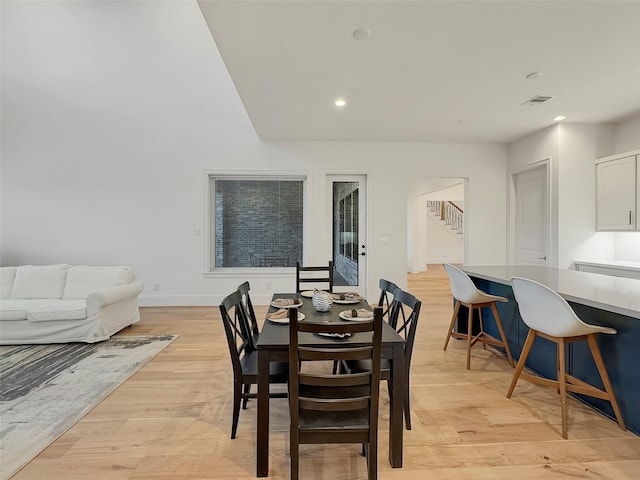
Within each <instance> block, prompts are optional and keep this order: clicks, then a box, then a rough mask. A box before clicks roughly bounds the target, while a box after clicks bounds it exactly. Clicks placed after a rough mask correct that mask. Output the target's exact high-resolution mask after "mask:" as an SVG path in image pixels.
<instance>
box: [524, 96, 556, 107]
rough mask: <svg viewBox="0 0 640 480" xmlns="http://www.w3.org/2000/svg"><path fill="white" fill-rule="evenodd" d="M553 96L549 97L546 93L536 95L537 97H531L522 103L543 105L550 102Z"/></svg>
mask: <svg viewBox="0 0 640 480" xmlns="http://www.w3.org/2000/svg"><path fill="white" fill-rule="evenodd" d="M552 98H553V97H547V96H545V95H536V96H535V97H532V98H530V99H529V100H527V101H526V102H524V103H522V104H521V105H530V106H531V105H541V104H543V103H545V102H548V101H549V100H551V99H552Z"/></svg>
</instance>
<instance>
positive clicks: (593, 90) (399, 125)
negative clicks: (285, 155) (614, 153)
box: [198, 0, 640, 143]
mask: <svg viewBox="0 0 640 480" xmlns="http://www.w3.org/2000/svg"><path fill="white" fill-rule="evenodd" d="M198 3H199V5H200V8H201V10H202V12H203V14H204V18H205V20H206V22H207V24H208V26H209V28H210V30H211V33H212V35H213V38H214V40H215V42H216V45H217V47H218V49H219V51H220V53H221V55H222V58H223V60H224V62H225V64H226V66H227V69H228V70H229V73H230V74H231V77H232V79H233V82H234V83H235V86H236V88H237V90H238V92H239V94H240V97H241V99H242V102H243V104H244V106H245V108H246V110H247V112H248V115H249V117H250V119H251V121H252V123H253V125H254V128H255V130H256V132H257V134H258V136H259V137H260V138H261V139H262V140H318V141H331V140H337V141H389V142H456V143H459V142H463V143H468V142H490V143H508V142H511V141H514V140H516V139H518V138H521V137H522V136H525V135H527V134H529V133H532V132H534V131H537V130H539V129H542V128H545V127H547V126H549V125H552V124H553V123H554V120H553V119H554V117H556V116H557V115H564V116H566V120H565V121H566V122H572V123H574V122H575V123H615V122H618V121H621V120H624V119H625V118H628V117H630V116H633V115H635V114H638V113H640V27H639V26H638V25H639V22H640V2H638V1H621V2H618V1H601V2H598V1H551V2H545V1H514V0H503V1H492V2H490V1H483V0H475V1H452V0H449V1H363V0H361V1H268V0H267V1H253V2H252V1H238V0H233V1H218V0H199V2H198ZM357 29H368V30H370V32H371V35H370V37H369V38H365V39H356V38H354V32H355V31H356V30H357ZM533 72H541V73H542V76H540V77H539V78H537V79H527V75H528V74H530V73H533ZM536 95H543V96H550V97H553V98H552V99H551V100H549V101H547V102H544V103H542V104H539V105H535V106H529V105H522V104H523V103H524V102H526V101H527V100H529V99H531V98H532V97H534V96H536ZM337 98H343V99H344V100H345V101H346V102H347V103H346V105H345V106H344V107H342V108H338V107H336V106H335V105H334V101H335V99H337Z"/></svg>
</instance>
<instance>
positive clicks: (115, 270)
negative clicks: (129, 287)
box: [62, 266, 133, 300]
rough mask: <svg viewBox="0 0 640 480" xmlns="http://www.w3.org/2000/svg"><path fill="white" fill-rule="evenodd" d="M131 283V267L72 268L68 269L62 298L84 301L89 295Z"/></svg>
mask: <svg viewBox="0 0 640 480" xmlns="http://www.w3.org/2000/svg"><path fill="white" fill-rule="evenodd" d="M132 281H133V272H132V271H131V267H87V266H72V267H70V268H69V274H68V276H67V284H66V286H65V287H64V293H63V295H62V298H63V299H64V300H67V299H73V298H83V299H86V298H87V296H88V295H89V294H90V293H93V292H97V291H99V290H103V289H105V288H107V287H115V286H116V285H123V284H125V283H131V282H132Z"/></svg>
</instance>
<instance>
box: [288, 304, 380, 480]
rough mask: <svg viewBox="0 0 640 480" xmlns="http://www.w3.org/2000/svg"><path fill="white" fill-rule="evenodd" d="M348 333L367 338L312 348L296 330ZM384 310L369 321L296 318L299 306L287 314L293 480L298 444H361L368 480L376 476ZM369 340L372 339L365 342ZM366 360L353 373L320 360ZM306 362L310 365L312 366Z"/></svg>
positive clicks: (377, 312) (296, 463) (296, 471)
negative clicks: (364, 366)
mask: <svg viewBox="0 0 640 480" xmlns="http://www.w3.org/2000/svg"><path fill="white" fill-rule="evenodd" d="M300 332H309V333H313V334H317V335H323V334H324V335H327V334H328V335H331V334H350V335H361V334H363V333H364V334H365V335H366V334H367V333H370V334H371V336H368V337H365V338H367V340H365V342H366V343H365V344H364V345H363V344H362V343H361V342H358V344H355V345H353V344H352V345H350V344H349V341H348V340H346V341H344V340H337V341H336V344H335V346H329V347H326V348H324V347H323V348H314V347H309V346H305V345H304V344H302V343H300V341H299V337H298V334H299V333H300ZM381 341H382V309H381V308H375V309H374V315H373V319H371V320H366V321H359V322H322V323H319V322H308V321H302V322H298V315H297V309H293V308H292V309H290V312H289V346H290V348H289V368H290V371H289V378H290V382H289V410H290V416H291V425H290V429H289V435H290V447H289V448H290V452H289V453H290V456H291V479H292V480H297V479H298V476H299V450H300V445H301V444H321V443H359V444H361V445H362V452H363V455H364V456H365V457H366V458H367V471H368V474H369V475H368V478H369V480H376V479H377V475H378V403H379V390H380V387H379V385H380V350H381ZM369 342H370V343H369ZM347 360H367V361H369V362H370V364H371V369H370V370H368V371H366V372H357V373H352V374H337V373H331V371H330V368H329V366H328V365H327V366H326V369H323V368H322V366H323V364H322V363H321V362H341V361H347ZM310 364H313V365H314V366H313V367H311V368H309V367H310Z"/></svg>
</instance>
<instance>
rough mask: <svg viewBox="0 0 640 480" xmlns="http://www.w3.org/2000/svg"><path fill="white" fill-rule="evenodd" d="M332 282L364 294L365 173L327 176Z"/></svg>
mask: <svg viewBox="0 0 640 480" xmlns="http://www.w3.org/2000/svg"><path fill="white" fill-rule="evenodd" d="M327 178H328V189H329V192H328V195H327V197H328V198H331V212H332V215H331V228H330V229H329V231H331V233H332V252H333V253H332V258H333V265H334V271H333V285H334V291H336V292H358V293H360V295H362V296H365V295H366V285H365V283H366V259H367V257H366V245H367V243H366V231H367V229H366V218H367V215H366V204H367V203H366V176H364V175H329V176H328V177H327Z"/></svg>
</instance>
